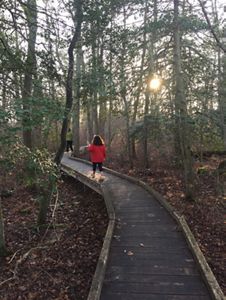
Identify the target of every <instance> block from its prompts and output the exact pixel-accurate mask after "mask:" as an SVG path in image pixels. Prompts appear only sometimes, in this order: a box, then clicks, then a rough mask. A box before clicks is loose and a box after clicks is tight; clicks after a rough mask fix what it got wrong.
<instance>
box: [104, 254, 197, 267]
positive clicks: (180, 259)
mask: <svg viewBox="0 0 226 300" xmlns="http://www.w3.org/2000/svg"><path fill="white" fill-rule="evenodd" d="M109 263H110V264H112V265H114V266H124V267H125V266H132V265H133V266H138V265H139V266H140V267H141V266H149V267H150V268H157V267H158V266H167V267H173V266H177V267H191V266H194V265H195V264H194V259H193V257H192V256H191V255H190V256H188V257H186V256H183V255H182V254H181V253H179V254H177V253H172V254H171V255H169V254H167V253H156V252H155V253H150V254H149V255H143V256H141V255H136V254H134V255H127V254H126V253H125V255H120V256H119V255H117V253H114V252H110V259H109Z"/></svg>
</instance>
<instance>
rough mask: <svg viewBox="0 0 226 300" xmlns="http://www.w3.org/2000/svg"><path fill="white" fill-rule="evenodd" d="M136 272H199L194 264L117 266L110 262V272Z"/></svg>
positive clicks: (189, 273) (194, 273) (177, 273)
mask: <svg viewBox="0 0 226 300" xmlns="http://www.w3.org/2000/svg"><path fill="white" fill-rule="evenodd" d="M122 272H126V273H128V274H129V273H134V274H150V275H156V274H158V275H169V276H170V275H197V274H199V273H198V271H197V269H196V268H195V267H194V266H175V265H174V266H170V267H169V266H165V265H159V264H158V265H157V264H156V265H155V264H152V265H150V264H149V265H147V264H145V265H139V264H138V265H125V266H116V265H112V264H108V269H107V274H108V273H116V274H118V273H122Z"/></svg>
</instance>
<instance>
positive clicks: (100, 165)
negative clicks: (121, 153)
mask: <svg viewBox="0 0 226 300" xmlns="http://www.w3.org/2000/svg"><path fill="white" fill-rule="evenodd" d="M98 169H99V171H100V176H102V171H103V164H102V163H98Z"/></svg>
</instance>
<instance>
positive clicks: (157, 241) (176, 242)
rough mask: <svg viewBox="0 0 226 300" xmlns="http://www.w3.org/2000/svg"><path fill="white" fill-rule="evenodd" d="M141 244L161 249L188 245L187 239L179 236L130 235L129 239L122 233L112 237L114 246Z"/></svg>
mask: <svg viewBox="0 0 226 300" xmlns="http://www.w3.org/2000/svg"><path fill="white" fill-rule="evenodd" d="M141 244H143V245H145V247H153V246H154V247H159V249H161V248H163V247H166V248H167V247H172V246H174V248H175V249H177V248H181V247H187V244H186V241H185V240H184V239H178V238H176V239H175V238H169V237H156V236H153V237H152V238H151V239H150V238H146V239H144V238H141V237H137V236H136V237H135V236H134V237H130V238H129V239H127V238H124V237H121V236H120V235H117V234H115V232H114V236H113V239H112V246H113V247H114V246H127V247H128V246H140V245H141Z"/></svg>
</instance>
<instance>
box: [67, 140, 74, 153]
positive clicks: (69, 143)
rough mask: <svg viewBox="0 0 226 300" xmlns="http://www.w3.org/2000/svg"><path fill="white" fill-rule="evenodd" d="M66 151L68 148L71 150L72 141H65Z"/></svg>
mask: <svg viewBox="0 0 226 300" xmlns="http://www.w3.org/2000/svg"><path fill="white" fill-rule="evenodd" d="M66 148H67V149H66V151H67V152H68V151H69V149H70V150H71V151H73V148H72V141H67V145H66Z"/></svg>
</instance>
